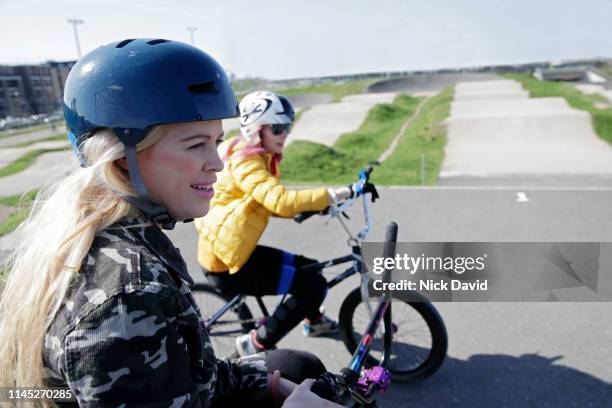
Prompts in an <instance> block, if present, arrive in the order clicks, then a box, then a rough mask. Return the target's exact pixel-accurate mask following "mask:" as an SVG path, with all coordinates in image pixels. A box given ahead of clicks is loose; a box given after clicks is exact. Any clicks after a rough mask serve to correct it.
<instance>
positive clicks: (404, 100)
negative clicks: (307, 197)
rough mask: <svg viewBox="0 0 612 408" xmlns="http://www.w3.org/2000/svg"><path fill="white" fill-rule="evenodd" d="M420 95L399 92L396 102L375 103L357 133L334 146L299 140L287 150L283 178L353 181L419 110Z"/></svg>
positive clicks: (343, 138) (299, 180) (301, 181)
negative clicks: (417, 96)
mask: <svg viewBox="0 0 612 408" xmlns="http://www.w3.org/2000/svg"><path fill="white" fill-rule="evenodd" d="M419 102H420V98H414V97H411V96H408V95H399V96H397V97H396V98H395V100H394V101H393V103H390V104H389V103H383V104H379V105H376V106H374V107H373V108H372V109H370V111H369V112H368V115H367V117H366V119H365V121H364V122H363V123H362V125H361V126H360V128H359V129H358V130H356V131H355V132H351V133H347V134H344V135H342V136H341V137H340V139H338V141H337V142H336V144H335V145H334V147H333V148H330V147H328V146H325V145H321V144H318V143H312V142H306V141H301V140H297V141H295V142H293V143H291V144H290V145H289V146H288V147H287V148H286V149H285V151H284V153H283V157H284V159H283V161H282V163H281V172H282V175H283V176H282V177H283V181H284V182H287V183H292V184H299V183H339V184H340V183H350V182H352V181H354V180H355V178H356V176H357V173H358V171H359V170H360V169H362V168H363V167H364V166H366V165H367V164H368V163H369V162H370V161H372V160H376V159H377V158H378V157H379V156H380V154H381V153H382V152H383V151H384V150H385V149H386V148H387V146H388V145H389V143H391V140H392V139H393V136H395V134H397V132H398V131H399V130H400V128H401V127H402V125H403V124H404V122H406V120H407V119H408V118H409V117H410V116H412V114H413V113H414V111H415V110H416V108H417V106H418V104H419Z"/></svg>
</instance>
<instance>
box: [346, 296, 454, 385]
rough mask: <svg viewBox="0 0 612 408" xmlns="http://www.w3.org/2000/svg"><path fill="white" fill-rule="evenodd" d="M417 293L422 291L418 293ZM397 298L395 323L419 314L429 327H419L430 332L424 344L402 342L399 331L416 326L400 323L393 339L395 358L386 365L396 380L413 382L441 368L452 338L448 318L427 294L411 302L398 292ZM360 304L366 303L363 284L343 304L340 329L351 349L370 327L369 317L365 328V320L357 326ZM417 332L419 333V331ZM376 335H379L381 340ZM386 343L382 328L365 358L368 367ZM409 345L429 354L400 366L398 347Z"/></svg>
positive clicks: (393, 317)
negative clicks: (366, 328)
mask: <svg viewBox="0 0 612 408" xmlns="http://www.w3.org/2000/svg"><path fill="white" fill-rule="evenodd" d="M414 296H419V295H417V294H414ZM393 299H394V300H393V303H392V304H391V311H392V314H391V315H392V319H393V324H394V325H395V324H396V323H395V321H397V319H399V318H401V317H402V316H404V317H405V316H406V315H409V314H410V315H413V316H415V318H416V317H417V316H418V317H419V318H420V319H422V321H423V323H424V324H425V326H424V327H426V329H418V330H423V331H424V330H427V331H428V332H429V337H430V341H429V342H428V343H427V344H425V345H423V346H419V345H416V344H412V345H411V344H409V343H417V341H414V342H413V341H412V340H411V341H410V342H409V343H401V342H400V338H399V336H398V334H397V333H399V332H400V330H402V331H406V332H408V331H410V330H412V329H411V328H408V327H396V328H395V331H396V333H395V334H394V336H393V343H392V344H393V346H392V358H391V362H390V363H389V364H388V366H387V367H386V368H387V370H389V371H390V372H391V379H392V380H393V381H394V382H400V383H409V382H412V381H415V380H418V379H423V378H426V377H428V376H430V375H432V374H433V373H435V372H436V371H437V370H438V369H439V368H440V366H441V365H442V363H443V362H444V358H445V357H446V351H447V348H448V338H447V334H446V327H445V325H444V321H443V320H442V317H441V316H440V314H439V313H438V311H437V310H436V308H435V307H434V306H433V305H432V304H431V303H429V302H428V301H426V300H425V299H424V298H423V299H422V300H423V301H419V302H411V301H407V300H404V299H402V298H401V297H399V296H398V295H397V294H393ZM360 305H362V302H361V290H360V288H356V289H354V290H353V291H352V292H351V293H349V295H348V296H347V297H346V298H345V299H344V301H343V302H342V306H341V308H340V321H339V323H340V332H341V335H342V341H343V342H344V345H345V346H346V348H347V349H348V351H349V352H350V353H354V352H355V349H356V348H357V346H358V345H359V341H360V340H361V336H362V335H363V333H364V332H365V327H367V321H366V323H365V324H364V327H363V328H362V327H361V324H359V326H360V327H358V328H357V329H356V328H355V323H356V322H355V319H356V311H357V310H358V308H359V307H360ZM362 307H363V309H364V310H367V309H366V307H365V306H364V305H362ZM398 309H400V312H398V313H395V312H396V311H397V310H398ZM401 309H404V310H401ZM398 316H399V317H398ZM368 321H369V316H368ZM392 330H394V328H392ZM402 334H404V333H402ZM408 334H410V333H406V335H408ZM414 334H415V335H416V331H415V333H414ZM376 339H378V342H377V340H376ZM377 344H378V346H377ZM382 344H383V339H382V333H381V331H380V330H379V331H378V332H377V334H376V336H375V340H374V341H373V342H372V349H371V351H370V354H369V355H368V357H367V359H366V361H365V365H366V367H371V366H374V365H378V364H379V361H380V359H379V358H376V357H374V356H373V355H372V354H373V353H375V352H378V353H379V354H380V356H381V357H382ZM409 347H414V348H415V349H416V348H418V349H421V350H420V352H419V353H416V352H415V353H414V354H422V352H423V351H425V352H426V357H424V358H422V359H421V360H422V361H416V362H414V363H412V364H410V365H405V366H400V365H399V364H398V360H399V359H398V358H397V355H396V358H395V359H394V358H393V356H394V355H395V352H396V351H397V350H398V349H400V351H405V350H406V349H408V348H409ZM376 348H378V350H376Z"/></svg>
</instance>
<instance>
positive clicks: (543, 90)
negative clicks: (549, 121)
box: [504, 74, 612, 144]
mask: <svg viewBox="0 0 612 408" xmlns="http://www.w3.org/2000/svg"><path fill="white" fill-rule="evenodd" d="M504 77H506V78H509V79H514V80H516V81H519V82H520V83H521V84H522V85H523V87H524V88H525V89H526V90H527V91H529V95H530V96H531V97H532V98H541V97H548V96H560V97H563V98H565V100H566V101H567V103H568V104H569V105H570V106H571V107H572V108H576V109H580V110H583V111H586V112H589V113H590V114H591V118H592V121H593V128H594V129H595V132H596V133H597V134H598V135H599V137H601V138H602V139H604V140H605V141H607V142H608V143H610V144H612V109H610V108H603V109H599V108H596V107H595V105H596V104H597V103H602V104H605V105H606V106H609V102H608V100H607V99H606V98H605V97H603V96H602V95H598V94H594V95H585V94H583V93H582V92H580V91H579V90H578V89H576V88H575V87H573V86H572V85H570V84H567V83H564V82H554V81H539V80H537V79H536V78H534V77H532V76H531V75H527V74H504Z"/></svg>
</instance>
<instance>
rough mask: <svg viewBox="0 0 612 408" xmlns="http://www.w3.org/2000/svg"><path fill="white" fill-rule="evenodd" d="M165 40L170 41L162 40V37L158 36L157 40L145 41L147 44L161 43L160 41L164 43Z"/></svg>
mask: <svg viewBox="0 0 612 408" xmlns="http://www.w3.org/2000/svg"><path fill="white" fill-rule="evenodd" d="M165 42H170V41H168V40H163V39H161V38H160V39H157V40H151V41H149V42H147V44H149V45H155V44H162V43H165Z"/></svg>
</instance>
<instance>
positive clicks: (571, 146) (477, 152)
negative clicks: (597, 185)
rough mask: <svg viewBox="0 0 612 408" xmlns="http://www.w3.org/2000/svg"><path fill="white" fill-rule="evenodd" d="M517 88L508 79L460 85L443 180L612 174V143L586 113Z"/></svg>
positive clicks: (562, 101)
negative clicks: (527, 93)
mask: <svg viewBox="0 0 612 408" xmlns="http://www.w3.org/2000/svg"><path fill="white" fill-rule="evenodd" d="M518 88H520V84H519V83H518V82H514V81H509V80H504V81H487V82H480V83H477V82H474V83H469V84H458V85H457V89H456V92H455V100H454V101H453V103H452V105H451V116H450V118H449V119H448V120H447V126H448V131H447V138H448V141H447V145H446V152H445V160H444V162H443V164H442V170H441V173H440V179H441V180H440V182H441V184H449V180H452V179H453V178H460V177H474V176H478V177H484V178H486V177H491V178H494V177H502V176H503V177H509V178H510V179H511V178H512V177H524V176H538V177H541V176H551V177H556V179H557V180H558V179H559V177H558V176H573V175H579V176H584V175H593V176H602V175H612V147H611V146H610V145H609V144H608V143H606V142H605V141H603V140H602V139H600V138H599V137H598V136H597V135H596V134H595V132H594V130H593V127H592V125H591V117H590V115H589V114H588V113H587V112H584V111H580V110H577V109H573V108H571V107H570V106H569V105H568V104H567V103H566V101H565V100H564V99H563V98H533V99H529V98H526V97H525V96H524V94H526V92H525V91H522V90H520V89H518ZM510 95H514V96H513V97H510ZM451 184H452V181H451Z"/></svg>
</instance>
